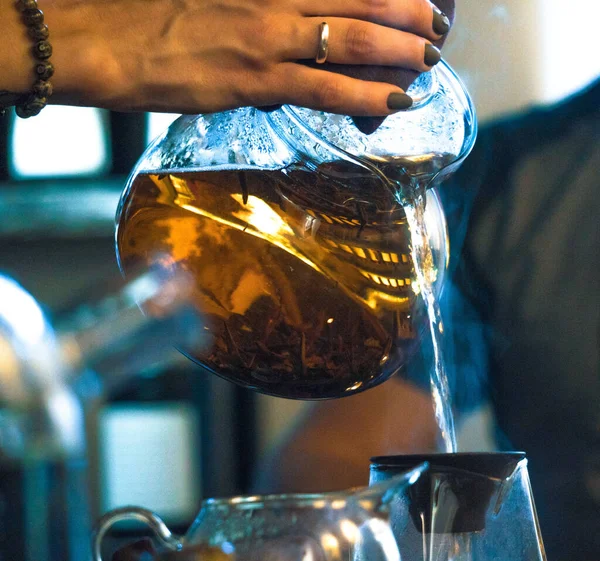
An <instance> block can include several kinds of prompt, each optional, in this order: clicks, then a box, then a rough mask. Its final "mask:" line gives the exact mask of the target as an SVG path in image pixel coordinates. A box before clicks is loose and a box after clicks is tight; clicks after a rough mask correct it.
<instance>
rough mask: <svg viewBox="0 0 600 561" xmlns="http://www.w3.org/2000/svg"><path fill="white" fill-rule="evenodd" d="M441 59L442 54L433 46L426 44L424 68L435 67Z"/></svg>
mask: <svg viewBox="0 0 600 561" xmlns="http://www.w3.org/2000/svg"><path fill="white" fill-rule="evenodd" d="M441 58H442V53H441V52H440V50H439V49H438V48H437V47H435V46H434V45H430V44H427V45H425V65H426V66H435V65H436V64H437V63H438V62H440V60H441Z"/></svg>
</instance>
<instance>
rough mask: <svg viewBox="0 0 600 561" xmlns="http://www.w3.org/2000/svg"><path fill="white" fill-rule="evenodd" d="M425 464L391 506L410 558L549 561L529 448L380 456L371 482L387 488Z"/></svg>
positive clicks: (400, 541) (418, 560) (417, 560)
mask: <svg viewBox="0 0 600 561" xmlns="http://www.w3.org/2000/svg"><path fill="white" fill-rule="evenodd" d="M423 461H426V462H428V464H429V470H428V471H427V473H426V474H424V476H423V477H421V478H420V479H419V481H417V482H416V484H415V485H413V486H412V487H411V488H410V489H408V490H407V492H406V493H405V494H403V495H400V494H398V495H396V501H395V503H394V505H393V506H392V509H391V522H392V527H393V528H394V535H395V536H396V539H397V541H398V546H399V548H400V550H401V551H402V552H403V553H406V554H407V557H406V559H409V560H410V561H546V554H545V552H544V545H543V542H542V537H541V533H540V528H539V524H538V519H537V514H536V511H535V505H534V502H533V495H532V492H531V487H530V484H529V476H528V473H527V459H526V457H525V454H524V453H522V452H510V453H458V454H424V455H423V454H422V455H414V456H388V457H379V458H373V459H372V460H371V462H372V463H371V477H370V480H371V482H372V483H373V484H375V485H379V484H381V482H382V481H386V480H387V479H388V478H393V477H395V474H397V473H399V472H402V471H404V470H406V469H409V468H410V466H411V465H416V464H419V463H421V462H423Z"/></svg>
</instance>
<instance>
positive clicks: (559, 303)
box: [441, 82, 600, 561]
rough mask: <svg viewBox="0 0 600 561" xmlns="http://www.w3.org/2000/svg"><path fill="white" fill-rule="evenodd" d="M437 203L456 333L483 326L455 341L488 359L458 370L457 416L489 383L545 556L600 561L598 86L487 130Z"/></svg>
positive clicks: (502, 434)
mask: <svg viewBox="0 0 600 561" xmlns="http://www.w3.org/2000/svg"><path fill="white" fill-rule="evenodd" d="M441 194H442V198H443V201H444V208H445V210H446V214H447V218H448V223H449V229H450V243H451V247H452V248H453V251H454V253H453V254H452V261H451V270H452V286H453V287H454V288H458V290H459V293H460V295H461V299H462V300H461V299H459V301H461V302H462V303H459V304H453V303H452V302H451V300H452V298H450V299H449V300H450V303H447V304H446V308H447V307H448V306H450V307H451V308H453V309H452V315H453V316H454V322H455V326H454V330H455V331H456V326H457V325H458V326H460V324H461V322H464V320H463V319H462V317H461V309H464V310H468V314H467V315H468V317H469V318H472V317H473V314H474V313H475V312H474V311H473V310H476V313H477V314H478V315H479V319H480V320H481V322H482V323H481V324H480V328H479V329H478V330H476V331H475V336H474V337H471V338H469V337H466V336H464V335H462V336H461V335H460V334H459V341H455V343H454V344H455V346H456V347H457V348H458V349H459V350H458V351H457V352H458V353H459V354H460V353H462V354H463V355H464V357H466V358H467V360H468V359H469V357H473V356H475V355H477V357H479V359H480V360H481V364H480V365H477V367H474V368H471V369H472V370H474V371H476V374H475V378H470V377H469V376H470V375H471V374H470V373H469V371H468V368H467V370H465V368H466V367H464V366H463V367H462V369H463V371H462V372H461V367H460V366H459V367H457V369H458V371H459V373H460V376H458V378H457V380H456V382H455V384H456V387H455V392H456V396H457V397H456V399H457V402H458V406H459V407H463V408H465V406H469V405H473V403H475V402H476V400H477V399H478V398H479V397H480V395H481V393H482V391H481V390H482V388H484V387H487V390H488V394H489V398H490V399H491V402H492V403H493V406H494V409H495V413H496V417H497V423H498V435H499V442H500V443H501V446H502V447H503V448H504V449H513V450H524V451H525V452H527V455H528V458H529V471H530V476H531V479H532V487H533V492H534V498H535V501H536V505H537V507H538V511H539V516H540V522H541V528H542V534H543V537H544V542H545V544H546V547H547V550H548V557H549V560H550V561H559V560H562V559H577V560H585V561H588V560H590V561H591V560H598V559H600V360H599V348H600V345H599V334H600V286H599V284H600V283H599V279H600V236H599V224H600V220H599V217H600V82H597V83H595V84H594V85H593V86H591V87H590V88H589V89H587V90H586V91H584V92H582V93H581V94H579V95H577V96H574V97H572V98H570V99H568V100H566V101H565V102H563V103H561V104H559V105H557V106H553V107H547V108H540V109H536V110H533V111H530V112H528V113H526V114H524V115H521V116H517V117H513V118H510V119H505V120H503V121H501V122H497V123H493V124H491V125H489V126H486V127H484V128H483V130H481V131H480V135H479V138H478V141H477V144H476V147H475V149H474V150H473V153H472V154H471V156H470V157H469V158H468V159H467V161H466V163H465V164H464V165H463V167H462V168H461V170H460V171H459V172H458V173H457V175H456V176H455V177H454V178H453V179H452V180H451V181H449V182H448V183H446V184H444V185H443V186H442V188H441ZM467 216H468V217H469V218H468V220H466V217H467ZM451 293H452V291H449V292H448V293H447V295H448V294H449V295H450V296H452V294H451ZM465 302H468V303H470V304H471V305H472V307H471V306H465ZM469 323H470V324H473V323H474V322H473V320H472V319H469ZM482 343H483V344H484V346H485V352H483V355H484V356H481V353H480V350H473V349H469V347H472V346H478V345H480V344H482ZM465 345H466V348H464V346H465ZM461 347H463V348H462V350H461ZM482 368H484V369H485V370H487V376H488V377H487V379H483V378H484V377H483V374H482V371H481V369H482ZM470 386H473V387H474V388H475V389H474V390H473V391H470V390H469V389H468V388H469V387H470ZM470 393H472V394H473V395H470V396H469V394H470Z"/></svg>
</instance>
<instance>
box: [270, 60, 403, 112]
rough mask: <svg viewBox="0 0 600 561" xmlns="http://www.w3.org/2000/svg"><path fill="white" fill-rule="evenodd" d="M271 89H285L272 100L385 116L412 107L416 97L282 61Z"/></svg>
mask: <svg viewBox="0 0 600 561" xmlns="http://www.w3.org/2000/svg"><path fill="white" fill-rule="evenodd" d="M267 88H268V90H269V91H271V92H281V93H280V94H279V96H277V94H274V95H275V97H278V99H272V100H271V101H270V102H269V103H286V104H291V105H300V106H302V107H310V108H312V109H318V110H321V111H327V112H329V113H339V114H342V115H355V116H385V115H390V114H391V113H395V112H396V111H399V110H403V109H408V108H409V107H410V106H411V104H412V100H411V99H410V97H409V96H407V95H406V94H405V93H404V92H403V91H402V90H400V89H399V88H397V87H395V86H392V85H390V84H383V83H379V82H367V81H363V80H357V79H355V78H349V77H348V76H344V75H343V74H336V73H333V72H327V71H325V70H319V69H314V68H309V67H307V66H303V65H300V64H295V63H292V62H287V63H282V64H280V65H278V69H277V72H276V73H274V74H273V77H272V83H270V84H268V85H267Z"/></svg>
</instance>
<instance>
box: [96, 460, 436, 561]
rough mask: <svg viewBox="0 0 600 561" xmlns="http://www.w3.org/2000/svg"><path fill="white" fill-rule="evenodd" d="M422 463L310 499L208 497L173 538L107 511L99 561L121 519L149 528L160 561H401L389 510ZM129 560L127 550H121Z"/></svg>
mask: <svg viewBox="0 0 600 561" xmlns="http://www.w3.org/2000/svg"><path fill="white" fill-rule="evenodd" d="M425 469H426V465H425V464H422V465H419V466H416V467H414V468H413V469H410V470H407V471H405V472H403V473H402V474H397V475H395V476H394V477H392V478H390V479H388V480H386V481H384V482H382V483H380V484H377V485H374V486H371V487H364V488H358V489H353V490H349V491H347V492H332V493H320V494H310V495H307V494H305V495H300V494H289V495H265V496H246V497H234V498H228V499H208V500H206V501H204V502H203V503H202V508H201V510H200V513H199V514H198V516H197V517H196V520H195V521H194V523H193V524H192V525H191V527H190V528H189V530H188V531H187V533H186V534H185V536H174V535H173V534H171V532H170V531H169V529H168V528H167V527H166V525H165V524H164V523H163V521H162V520H161V519H160V518H159V517H158V516H157V515H156V514H154V513H152V512H150V511H148V510H145V509H142V508H137V507H125V508H121V509H117V510H114V511H112V512H109V513H108V514H106V515H105V516H104V517H103V518H102V519H101V521H100V522H99V524H98V528H97V531H96V532H95V535H94V540H93V550H94V561H102V555H101V545H102V539H103V537H104V535H105V533H106V532H107V530H108V529H109V528H110V527H111V526H112V525H113V524H115V523H117V522H119V521H122V520H138V521H142V522H144V523H146V524H147V525H148V526H149V527H150V528H151V529H152V530H153V532H154V534H155V536H156V538H157V540H158V542H159V548H158V549H157V550H155V551H152V552H151V553H150V552H149V553H148V556H151V558H152V559H157V560H160V561H167V560H180V561H185V560H188V561H191V560H192V559H195V560H200V559H203V560H207V561H234V560H235V561H342V560H343V559H345V560H348V559H350V560H353V561H367V559H368V561H400V552H399V551H398V546H397V544H396V540H395V538H394V535H393V532H392V530H391V527H390V525H389V506H390V504H391V503H392V502H393V500H394V497H395V496H396V495H398V494H404V493H406V490H407V488H408V487H410V486H411V485H412V484H414V483H415V481H417V480H418V478H419V477H420V476H421V475H422V473H423V472H424V470H425ZM119 554H120V555H121V557H123V558H126V559H127V558H128V552H127V548H124V549H122V550H120V552H119Z"/></svg>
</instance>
